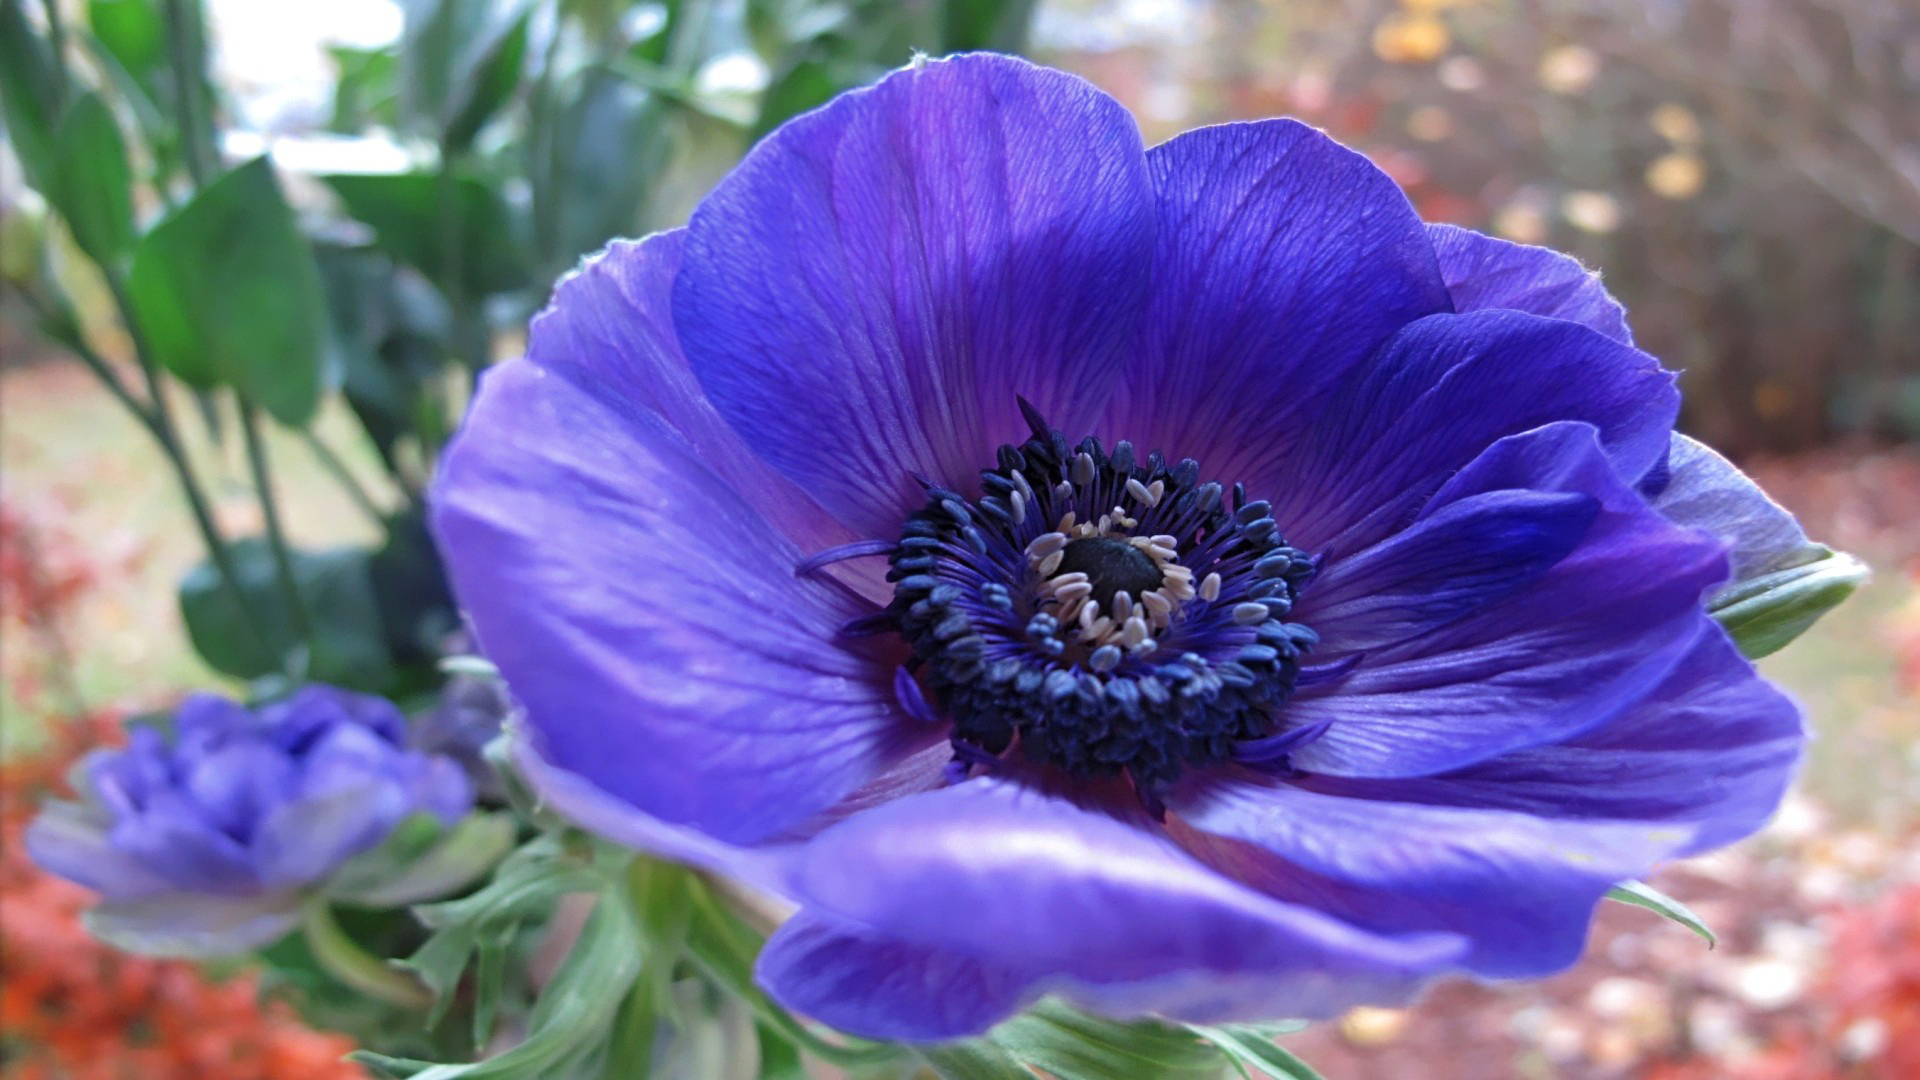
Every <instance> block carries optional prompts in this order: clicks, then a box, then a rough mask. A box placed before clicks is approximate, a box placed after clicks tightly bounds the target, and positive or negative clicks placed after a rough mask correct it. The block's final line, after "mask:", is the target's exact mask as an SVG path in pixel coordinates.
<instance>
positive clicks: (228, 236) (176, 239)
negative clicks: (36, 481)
mask: <svg viewBox="0 0 1920 1080" xmlns="http://www.w3.org/2000/svg"><path fill="white" fill-rule="evenodd" d="M128 291H129V292H130V293H131V294H132V299H133V309H134V314H135V321H136V322H137V323H138V325H139V329H140V333H141V335H142V337H143V338H144V339H145V341H146V344H147V347H148V348H149V349H150V350H151V351H152V353H153V355H154V356H155V357H156V358H157V359H158V360H159V362H160V363H161V364H163V365H165V366H166V368H167V369H168V370H169V371H172V372H173V373H174V374H176V375H178V376H179V377H180V378H181V379H183V380H185V381H186V382H187V383H189V384H191V385H193V386H197V387H202V388H211V387H215V386H230V387H233V388H234V389H236V390H238V391H240V392H241V393H242V394H244V395H246V396H247V397H249V398H251V399H252V400H253V401H255V402H257V403H259V404H260V405H261V406H263V407H264V408H265V409H266V410H267V411H268V412H269V413H271V414H272V415H273V416H274V418H275V419H277V420H279V421H280V422H281V423H284V424H288V425H294V426H298V425H300V424H304V423H306V422H307V421H308V420H309V419H311V418H312V416H313V413H314V410H315V408H316V407H318V405H319V403H320V394H321V389H322V377H323V373H324V372H323V366H322V364H321V357H322V348H323V343H324V342H325V340H326V335H327V309H326V297H325V294H324V293H323V292H322V291H321V287H320V272H319V270H318V269H317V268H316V267H315V265H314V259H313V250H312V248H311V247H309V246H308V244H307V239H306V237H305V236H303V235H302V234H301V232H300V227H299V223H298V222H297V221H296V220H295V219H294V215H293V209H292V208H291V207H290V206H288V205H287V201H286V199H285V198H284V197H283V196H282V195H281V193H280V185H279V183H278V182H277V181H276V180H275V179H274V175H273V168H272V166H271V165H270V164H269V163H268V161H267V159H266V158H265V157H259V158H255V159H254V160H252V161H249V162H247V163H246V164H244V165H240V166H238V167H236V168H234V169H232V170H230V171H228V172H227V173H225V174H224V175H222V176H220V177H219V178H218V179H216V180H215V181H213V183H211V184H209V185H207V186H206V187H205V188H203V189H201V190H200V191H199V192H198V193H197V194H196V195H194V197H193V198H192V200H191V201H189V202H188V203H187V204H186V205H185V206H182V207H181V208H180V209H178V210H176V211H175V212H174V213H172V214H171V215H169V216H168V217H167V218H166V219H165V220H164V221H162V222H161V223H160V224H159V225H157V226H155V227H154V229H153V231H151V232H149V233H148V234H147V235H146V236H145V237H144V238H142V239H141V241H140V243H139V245H138V246H137V247H136V248H135V250H134V254H133V272H132V276H131V278H130V280H129V282H128Z"/></svg>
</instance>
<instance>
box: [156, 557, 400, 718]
mask: <svg viewBox="0 0 1920 1080" xmlns="http://www.w3.org/2000/svg"><path fill="white" fill-rule="evenodd" d="M232 554H233V561H234V565H235V569H236V571H237V573H238V576H239V579H240V580H239V588H240V591H241V593H242V594H243V595H244V597H245V603H246V604H247V609H248V610H249V611H251V612H253V613H254V614H255V615H256V616H257V617H259V618H260V619H261V621H262V622H263V623H264V625H262V626H260V627H258V630H257V632H256V630H255V628H254V626H253V624H252V623H250V622H249V621H248V620H247V618H246V617H245V614H244V613H243V612H242V611H241V610H240V609H239V608H238V607H236V606H235V604H234V598H233V594H232V593H231V592H230V591H228V590H227V589H226V588H225V587H224V585H223V584H222V582H221V579H220V575H219V573H218V572H217V571H216V570H215V569H214V567H213V565H212V564H211V563H201V564H200V565H199V566H196V567H194V568H193V569H192V570H190V571H188V572H187V575H186V577H184V578H182V579H181V581H180V614H181V616H182V617H183V618H184V619H185V621H186V624H187V636H188V637H189V639H191V640H192V642H193V647H194V650H195V651H196V652H198V653H199V654H200V656H201V658H202V659H204V660H206V662H207V664H208V665H209V666H211V667H212V668H213V669H214V670H216V671H221V672H225V673H226V674H228V675H234V676H238V677H240V678H245V679H251V678H259V677H261V676H263V675H273V674H278V673H281V672H284V671H286V670H288V669H289V668H290V667H297V666H298V664H296V663H295V661H296V660H298V659H299V658H300V656H301V650H303V649H305V648H306V645H307V642H306V641H305V640H304V639H303V638H302V636H301V635H300V634H299V633H298V632H297V631H296V630H295V624H294V621H293V618H292V615H291V613H289V612H288V611H287V610H286V608H285V603H284V598H283V596H282V592H281V589H280V585H279V577H278V574H277V572H276V570H275V568H274V562H273V552H272V549H271V548H270V547H269V546H268V544H267V541H266V540H265V539H263V538H261V537H249V538H247V539H245V540H242V541H240V542H239V543H237V544H235V545H233V549H232ZM371 558H372V556H371V554H370V553H369V552H366V551H362V550H360V549H358V548H338V549H334V550H331V551H321V552H304V551H296V552H294V553H293V571H294V579H295V583H296V584H297V586H298V587H299V589H300V594H301V596H303V597H304V598H305V599H306V602H307V610H308V612H309V614H310V615H311V616H312V618H313V622H314V630H315V640H314V642H313V645H314V651H313V652H312V654H311V655H308V656H306V657H305V660H306V667H307V673H308V674H309V675H311V676H312V677H313V678H316V679H320V680H323V681H326V682H333V683H338V684H340V685H342V686H348V687H352V688H354V689H359V690H367V691H371V692H376V693H378V692H381V691H383V690H384V689H385V688H386V686H387V684H388V682H389V680H390V679H391V678H392V675H393V666H392V660H391V657H390V655H389V654H388V652H387V648H386V645H385V642H384V639H383V637H382V632H381V630H382V628H381V621H380V611H379V605H378V603H377V602H376V599H375V597H374V589H373V579H372V576H371V572H370V570H369V565H370V560H371Z"/></svg>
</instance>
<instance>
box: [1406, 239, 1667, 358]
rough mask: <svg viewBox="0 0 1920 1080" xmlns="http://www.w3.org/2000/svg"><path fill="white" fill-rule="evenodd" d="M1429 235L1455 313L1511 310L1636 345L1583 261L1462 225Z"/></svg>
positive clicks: (1618, 311)
mask: <svg viewBox="0 0 1920 1080" xmlns="http://www.w3.org/2000/svg"><path fill="white" fill-rule="evenodd" d="M1427 235H1428V236H1429V237H1430V238H1431V239H1432V241H1433V250H1434V253H1435V255H1437V256H1438V257H1439V260H1440V273H1441V276H1443V277H1445V278H1446V281H1447V291H1448V292H1449V293H1451V294H1452V296H1453V309H1454V310H1455V311H1458V312H1461V313H1463V314H1464V313H1466V312H1469V311H1481V310H1484V309H1487V308H1509V309H1511V310H1514V311H1524V312H1527V313H1529V314H1533V315H1544V316H1547V317H1548V318H1553V319H1565V320H1567V321H1568V322H1576V323H1579V324H1580V325H1581V326H1584V327H1586V328H1588V329H1590V330H1596V331H1599V332H1600V333H1602V334H1605V335H1606V336H1608V337H1610V338H1612V339H1613V340H1615V341H1618V342H1620V343H1621V344H1622V345H1631V344H1633V333H1632V331H1630V330H1628V329H1627V311H1626V309H1625V308H1623V307H1621V306H1620V302H1619V301H1618V300H1615V299H1614V298H1613V297H1612V296H1610V295H1608V294H1607V289H1606V286H1604V285H1602V284H1601V283H1600V275H1599V274H1597V273H1595V272H1593V271H1592V270H1589V269H1587V268H1586V267H1584V266H1582V265H1580V261H1579V260H1578V259H1575V258H1573V257H1572V256H1569V255H1562V254H1560V253H1559V252H1557V251H1552V250H1549V249H1547V248H1542V247H1529V246H1527V245H1525V244H1515V243H1512V242H1510V241H1507V240H1500V239H1496V238H1495V237H1491V236H1487V235H1485V234H1482V233H1477V232H1474V231H1473V230H1472V229H1462V228H1460V227H1459V226H1457V225H1428V226H1427Z"/></svg>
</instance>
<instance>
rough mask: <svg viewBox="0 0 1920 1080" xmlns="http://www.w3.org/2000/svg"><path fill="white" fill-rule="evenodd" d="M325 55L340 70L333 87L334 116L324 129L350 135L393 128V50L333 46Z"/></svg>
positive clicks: (396, 74) (396, 64)
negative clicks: (376, 128) (375, 128)
mask: <svg viewBox="0 0 1920 1080" xmlns="http://www.w3.org/2000/svg"><path fill="white" fill-rule="evenodd" d="M327 55H328V56H330V57H332V58H333V63H334V66H335V67H336V68H338V69H339V71H340V77H339V78H338V79H337V80H335V82H334V84H333V115H332V116H330V117H329V118H328V119H327V130H328V131H335V132H339V133H340V134H342V135H353V134H357V133H359V132H362V131H365V130H367V129H368V128H370V127H394V126H396V125H397V121H398V119H399V93H400V90H399V83H400V61H399V59H398V58H397V57H396V56H395V55H394V53H393V50H392V49H350V48H347V47H346V46H344V45H333V46H329V47H328V49H327Z"/></svg>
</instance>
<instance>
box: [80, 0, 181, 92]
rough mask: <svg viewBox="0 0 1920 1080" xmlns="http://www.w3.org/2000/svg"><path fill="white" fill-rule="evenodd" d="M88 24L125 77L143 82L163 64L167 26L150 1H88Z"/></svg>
mask: <svg viewBox="0 0 1920 1080" xmlns="http://www.w3.org/2000/svg"><path fill="white" fill-rule="evenodd" d="M87 25H88V26H90V27H92V29H93V36H94V37H95V38H97V39H98V40H99V42H100V44H101V46H102V47H104V48H105V49H106V50H107V53H108V54H109V55H111V56H112V57H113V58H114V60H116V61H117V62H118V63H119V64H120V66H121V67H122V68H123V69H125V71H126V72H127V74H129V75H131V76H133V77H134V78H135V79H138V80H140V81H141V82H143V83H144V82H146V81H147V80H148V79H150V78H152V77H153V76H154V75H155V73H157V72H159V70H160V69H161V67H162V66H163V65H164V64H165V63H166V56H167V40H166V27H165V26H164V24H163V23H162V22H161V20H160V9H159V6H158V5H157V4H155V3H153V2H152V0H89V2H88V4H87Z"/></svg>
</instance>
